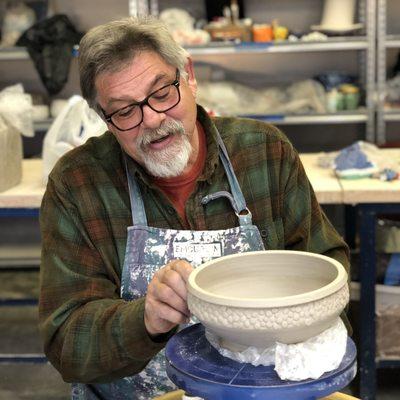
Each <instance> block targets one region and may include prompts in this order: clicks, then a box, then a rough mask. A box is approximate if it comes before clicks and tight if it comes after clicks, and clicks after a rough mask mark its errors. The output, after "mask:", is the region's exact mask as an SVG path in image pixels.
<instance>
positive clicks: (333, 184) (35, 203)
mask: <svg viewBox="0 0 400 400" xmlns="http://www.w3.org/2000/svg"><path fill="white" fill-rule="evenodd" d="M384 151H385V152H386V153H387V155H388V157H391V159H392V160H393V159H397V158H398V160H399V169H400V150H392V149H390V150H389V149H388V150H384ZM319 155H320V154H319V153H309V154H301V155H300V158H301V161H302V163H303V165H304V168H305V170H306V172H307V176H308V178H309V179H310V182H311V185H312V186H313V188H314V191H315V193H316V196H317V199H318V201H319V202H320V203H321V204H360V203H400V180H396V181H392V182H382V181H380V180H379V179H370V178H366V179H356V180H346V179H338V178H337V177H336V176H335V174H334V173H333V171H332V170H330V169H324V168H320V167H319V166H318V164H317V159H318V157H319ZM22 170H23V172H22V181H21V183H20V184H19V185H17V186H14V187H13V188H11V189H8V190H6V191H4V192H2V193H0V208H38V207H40V203H41V201H42V196H43V193H44V191H45V184H44V180H43V171H42V160H40V159H34V160H29V159H28V160H24V161H23V167H22Z"/></svg>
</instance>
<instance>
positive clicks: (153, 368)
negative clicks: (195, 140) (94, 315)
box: [72, 134, 264, 400]
mask: <svg viewBox="0 0 400 400" xmlns="http://www.w3.org/2000/svg"><path fill="white" fill-rule="evenodd" d="M218 144H219V148H220V154H219V155H220V158H221V161H222V163H223V166H224V169H225V173H226V175H227V177H228V180H229V185H230V188H231V192H232V194H231V193H228V192H225V191H221V192H217V193H214V194H211V195H208V196H205V197H204V198H203V199H202V204H204V205H205V204H207V203H208V202H209V201H212V200H214V199H216V198H219V197H226V198H228V199H229V201H230V203H231V205H232V207H233V209H234V211H235V213H236V215H237V217H238V219H239V226H238V227H235V228H230V229H224V230H214V231H190V230H175V229H160V228H154V227H150V226H148V225H147V218H146V213H145V208H144V204H143V200H142V196H141V194H140V189H139V186H138V184H137V182H136V180H135V178H134V177H133V175H132V174H130V172H129V165H128V162H127V163H126V170H127V177H128V186H129V195H130V201H131V208H132V219H133V224H134V225H133V226H130V227H128V237H127V244H126V251H125V260H124V266H123V270H122V282H121V297H122V298H123V299H125V300H127V301H131V300H135V299H138V298H141V297H144V296H145V295H146V292H147V285H148V284H149V282H150V281H151V279H152V277H153V275H154V273H155V272H156V271H157V270H159V269H160V268H162V267H163V266H164V265H165V264H167V263H168V262H169V261H171V260H173V259H177V258H180V259H185V260H187V261H188V262H189V263H191V264H192V265H193V267H197V266H199V265H200V264H202V263H204V262H206V261H209V260H211V259H214V258H218V257H221V256H225V255H229V254H235V253H242V252H246V251H257V250H264V246H263V242H262V239H261V236H260V233H259V231H258V228H257V227H256V226H255V225H252V221H251V213H250V211H249V210H248V209H247V207H246V202H245V199H244V196H243V193H242V191H241V189H240V186H239V183H238V181H237V178H236V176H235V173H234V171H233V168H232V165H231V162H230V160H229V157H228V153H227V151H226V148H225V145H224V143H223V141H222V139H221V137H220V136H219V134H218ZM165 371H166V367H165V355H164V350H162V351H160V352H159V353H158V354H157V355H156V356H155V357H154V358H153V359H152V360H151V361H150V362H149V364H148V365H147V366H146V368H145V369H144V370H143V371H141V372H140V373H139V374H136V375H133V376H129V377H126V378H122V379H118V380H116V381H114V382H111V383H105V384H90V385H84V384H73V385H72V400H99V399H107V400H111V399H113V400H149V399H151V398H153V397H155V396H160V395H162V394H164V393H166V392H169V391H171V390H174V389H176V387H175V385H174V384H173V383H172V382H171V381H170V380H169V379H168V377H167V375H166V372H165Z"/></svg>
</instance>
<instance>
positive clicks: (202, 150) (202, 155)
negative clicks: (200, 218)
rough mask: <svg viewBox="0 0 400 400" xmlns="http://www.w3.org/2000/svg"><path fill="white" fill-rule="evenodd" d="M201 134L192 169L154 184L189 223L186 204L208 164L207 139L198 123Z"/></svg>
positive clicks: (159, 179)
mask: <svg viewBox="0 0 400 400" xmlns="http://www.w3.org/2000/svg"><path fill="white" fill-rule="evenodd" d="M197 131H198V133H199V153H198V155H197V159H196V161H195V163H194V164H193V166H192V168H191V169H190V170H189V171H188V172H186V173H185V174H184V175H181V176H177V177H174V178H154V183H155V184H156V185H157V186H158V187H159V188H160V190H161V191H162V192H163V193H164V194H165V195H166V196H167V197H168V199H169V200H170V201H171V203H172V204H173V205H174V207H175V209H176V210H177V212H178V214H179V215H180V217H181V218H182V219H183V220H184V221H185V222H186V223H187V219H186V213H185V204H186V200H187V199H188V198H189V196H190V195H191V193H192V192H193V190H194V188H195V186H196V180H197V178H198V177H199V176H200V174H201V173H202V171H203V168H204V164H205V162H206V153H207V145H206V137H205V134H204V130H203V128H202V126H201V125H200V124H199V123H197Z"/></svg>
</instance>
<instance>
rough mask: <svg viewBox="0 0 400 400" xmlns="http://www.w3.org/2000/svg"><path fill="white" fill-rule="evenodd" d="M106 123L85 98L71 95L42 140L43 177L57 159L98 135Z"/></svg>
mask: <svg viewBox="0 0 400 400" xmlns="http://www.w3.org/2000/svg"><path fill="white" fill-rule="evenodd" d="M106 130H107V125H106V124H105V122H104V121H103V120H102V119H101V118H100V116H99V115H98V114H96V112H95V111H94V110H92V109H91V108H90V107H89V105H88V103H87V102H86V100H85V99H83V98H82V97H81V96H78V95H75V96H72V97H71V98H70V99H69V100H68V103H67V105H66V106H65V108H64V109H63V110H62V111H61V112H60V114H59V115H58V116H57V118H56V119H55V120H54V122H53V124H52V125H51V127H50V128H49V130H48V131H47V133H46V136H45V138H44V141H43V178H44V181H45V182H47V177H48V175H49V173H50V171H51V170H52V169H53V167H54V165H55V164H56V162H57V160H58V159H59V158H60V157H61V156H62V155H64V154H65V153H66V152H67V151H69V150H72V149H73V148H75V147H78V146H80V145H81V144H83V143H85V142H86V140H87V139H89V138H90V137H92V136H99V135H101V134H102V133H104V132H105V131H106Z"/></svg>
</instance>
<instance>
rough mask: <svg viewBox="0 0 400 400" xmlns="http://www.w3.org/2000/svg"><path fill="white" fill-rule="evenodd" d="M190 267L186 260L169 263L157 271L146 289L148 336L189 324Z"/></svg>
mask: <svg viewBox="0 0 400 400" xmlns="http://www.w3.org/2000/svg"><path fill="white" fill-rule="evenodd" d="M192 271H193V267H192V266H191V265H190V264H189V263H188V262H187V261H185V260H172V261H171V262H169V263H168V264H166V265H165V266H164V267H163V268H161V269H160V270H158V271H157V272H156V273H155V274H154V276H153V279H152V280H151V281H150V283H149V286H148V288H147V294H146V300H145V309H144V323H145V326H146V329H147V332H148V333H149V334H150V336H155V335H158V334H161V333H165V332H168V331H170V330H171V329H172V328H173V327H174V326H176V325H177V324H181V323H185V322H188V319H189V318H190V311H189V309H188V307H187V302H186V300H187V289H186V284H187V281H188V278H189V275H190V273H191V272H192Z"/></svg>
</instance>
